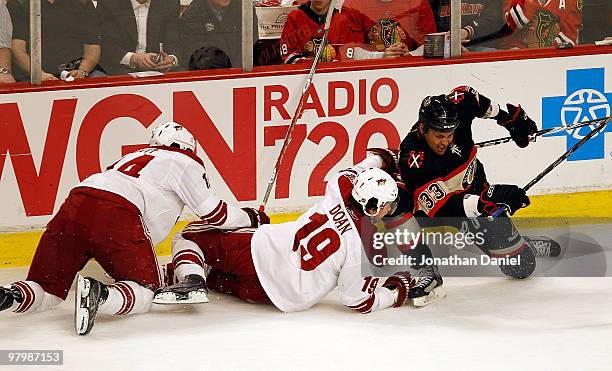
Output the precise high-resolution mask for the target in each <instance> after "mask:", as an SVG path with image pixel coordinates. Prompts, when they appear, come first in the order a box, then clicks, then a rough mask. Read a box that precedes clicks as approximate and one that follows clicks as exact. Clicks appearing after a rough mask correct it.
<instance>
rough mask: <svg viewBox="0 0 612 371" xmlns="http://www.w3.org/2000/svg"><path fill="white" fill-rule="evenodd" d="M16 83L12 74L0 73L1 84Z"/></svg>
mask: <svg viewBox="0 0 612 371" xmlns="http://www.w3.org/2000/svg"><path fill="white" fill-rule="evenodd" d="M13 82H15V78H14V77H13V75H11V74H10V73H0V84H10V83H13Z"/></svg>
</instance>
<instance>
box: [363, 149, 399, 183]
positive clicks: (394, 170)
mask: <svg viewBox="0 0 612 371" xmlns="http://www.w3.org/2000/svg"><path fill="white" fill-rule="evenodd" d="M367 153H368V154H369V155H376V156H379V157H380V158H382V161H383V166H382V169H383V170H384V171H386V172H387V173H388V174H389V175H391V176H392V177H393V178H394V179H396V180H401V177H400V170H399V150H397V149H387V148H368V149H367Z"/></svg>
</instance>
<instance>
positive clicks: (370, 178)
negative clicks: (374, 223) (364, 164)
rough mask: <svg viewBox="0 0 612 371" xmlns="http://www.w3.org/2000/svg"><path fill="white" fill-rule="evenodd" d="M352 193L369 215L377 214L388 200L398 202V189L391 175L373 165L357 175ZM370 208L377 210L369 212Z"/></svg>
mask: <svg viewBox="0 0 612 371" xmlns="http://www.w3.org/2000/svg"><path fill="white" fill-rule="evenodd" d="M351 195H352V196H353V198H354V199H355V201H357V202H359V204H361V206H362V208H363V212H364V213H365V214H366V215H367V216H375V215H376V214H378V213H379V212H380V210H381V209H382V208H383V207H384V206H385V204H386V203H387V202H393V203H397V197H398V189H397V184H396V183H395V180H393V178H391V175H389V174H387V173H386V172H385V171H383V170H381V169H378V168H375V167H371V168H369V169H366V170H364V171H363V172H361V173H360V174H359V175H357V179H356V180H355V186H354V187H353V191H352V192H351ZM394 206H396V205H394ZM393 208H394V207H392V210H393ZM368 209H376V212H374V213H369V212H368Z"/></svg>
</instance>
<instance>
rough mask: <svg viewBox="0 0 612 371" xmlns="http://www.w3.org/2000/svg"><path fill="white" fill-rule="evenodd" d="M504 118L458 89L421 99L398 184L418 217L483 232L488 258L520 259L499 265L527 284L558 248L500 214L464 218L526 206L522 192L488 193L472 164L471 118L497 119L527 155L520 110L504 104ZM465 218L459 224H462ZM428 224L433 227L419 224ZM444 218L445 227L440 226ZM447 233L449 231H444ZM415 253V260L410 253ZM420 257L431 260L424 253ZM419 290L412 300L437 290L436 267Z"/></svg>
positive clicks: (498, 189) (526, 124) (528, 126)
mask: <svg viewBox="0 0 612 371" xmlns="http://www.w3.org/2000/svg"><path fill="white" fill-rule="evenodd" d="M506 106H507V110H508V112H506V111H504V110H502V109H500V107H499V105H498V104H497V103H495V102H492V101H491V100H490V99H489V98H487V97H485V96H483V95H482V94H480V93H478V92H477V91H476V90H474V89H473V88H471V87H467V86H461V87H458V88H455V89H454V90H453V91H451V93H450V94H448V95H447V94H442V95H437V96H429V97H426V98H425V99H423V102H422V104H421V107H420V111H419V121H418V122H417V124H416V125H414V126H413V128H412V130H411V131H410V133H409V134H408V135H407V136H406V137H405V138H404V140H403V141H402V143H401V146H400V157H399V168H400V172H401V178H402V180H403V183H404V184H405V186H406V190H407V193H408V196H409V199H408V200H407V201H402V202H408V203H410V205H413V207H414V210H415V216H425V217H429V218H433V217H454V218H455V219H454V220H453V221H454V222H456V223H458V224H457V225H453V226H455V227H457V228H458V229H460V230H465V229H466V228H467V229H468V230H470V231H471V232H472V233H477V232H478V231H486V233H485V234H484V239H485V243H484V245H483V246H479V247H481V249H482V250H483V252H484V253H486V254H487V255H489V256H492V257H496V258H497V257H508V256H519V255H520V265H501V266H500V268H501V270H502V272H503V273H504V274H506V275H508V276H510V277H514V278H525V277H528V276H529V275H531V274H532V273H533V271H534V269H535V257H536V256H556V255H558V254H559V253H560V247H559V245H558V244H557V243H556V242H554V241H552V240H550V239H548V238H546V237H526V236H521V235H520V234H519V233H518V231H517V230H516V228H514V227H513V225H512V221H511V220H510V218H509V217H508V216H507V215H506V214H505V213H504V214H503V215H501V216H500V217H498V218H496V219H495V220H491V219H489V218H478V223H472V222H468V219H466V218H475V217H478V216H489V215H492V214H493V213H494V212H495V211H496V210H497V208H499V207H502V206H503V207H505V208H506V210H507V214H509V215H512V214H514V213H515V212H516V211H517V210H518V209H520V208H522V207H526V206H528V205H529V198H528V197H527V195H526V194H525V191H523V190H522V189H521V188H520V187H518V186H516V185H510V184H495V185H490V184H489V183H488V181H487V178H486V174H485V172H484V166H483V164H482V163H481V162H480V161H479V160H478V158H477V157H476V153H477V150H476V147H475V145H474V141H473V139H472V121H473V120H474V119H475V118H485V119H494V120H496V121H497V123H498V124H499V125H501V126H503V127H505V128H506V129H507V130H508V131H509V133H510V135H511V137H512V139H513V140H514V141H515V142H516V144H517V145H518V146H519V147H526V146H527V145H528V144H529V142H530V135H531V134H533V133H535V132H536V131H537V127H536V125H535V123H534V122H533V120H531V119H530V118H529V117H528V116H527V114H526V113H525V111H524V110H523V109H522V108H521V106H520V105H519V106H514V105H512V104H507V105H506ZM459 218H462V219H459ZM472 220H475V219H472ZM420 221H424V222H426V223H427V222H431V223H432V224H434V225H435V223H436V221H435V220H433V221H432V220H431V219H427V218H424V219H420ZM446 222H449V218H445V219H444V223H446ZM445 225H446V224H445ZM413 253H416V251H415V252H413ZM420 253H422V254H425V255H430V254H431V252H430V251H428V249H425V251H423V250H421V251H420ZM415 268H420V269H421V270H422V272H420V274H419V276H421V277H424V278H423V279H420V280H419V284H417V285H416V286H415V288H413V290H412V292H411V295H410V297H411V299H414V298H417V297H420V296H425V295H428V294H429V292H430V291H431V289H433V288H435V287H438V286H440V285H441V284H442V277H441V276H440V274H439V273H438V270H437V267H436V266H421V267H415Z"/></svg>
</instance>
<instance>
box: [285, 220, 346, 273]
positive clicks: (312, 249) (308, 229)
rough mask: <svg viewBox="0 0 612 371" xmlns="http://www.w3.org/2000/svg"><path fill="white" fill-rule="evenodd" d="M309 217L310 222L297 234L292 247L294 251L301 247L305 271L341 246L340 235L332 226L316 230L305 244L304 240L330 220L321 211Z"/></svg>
mask: <svg viewBox="0 0 612 371" xmlns="http://www.w3.org/2000/svg"><path fill="white" fill-rule="evenodd" d="M309 218H310V222H308V223H306V224H304V225H303V226H302V228H300V229H299V230H298V231H297V233H296V234H295V239H294V240H293V249H292V251H298V249H300V256H301V267H302V270H305V271H311V270H313V269H315V268H316V267H318V266H319V265H320V264H321V263H323V262H324V261H325V260H326V259H327V258H329V257H330V256H331V255H332V254H333V253H335V252H336V251H338V249H339V248H340V236H338V233H336V231H335V230H334V229H332V228H324V229H322V230H320V231H318V232H316V233H315V234H314V235H313V236H312V237H310V239H309V240H308V242H307V243H306V246H303V245H302V240H304V239H306V238H307V237H308V236H310V235H311V234H313V233H314V232H315V231H316V230H317V229H319V228H320V227H321V226H322V225H323V224H325V223H327V221H328V220H329V217H328V216H327V215H325V214H319V213H314V214H312V215H310V217H309Z"/></svg>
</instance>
